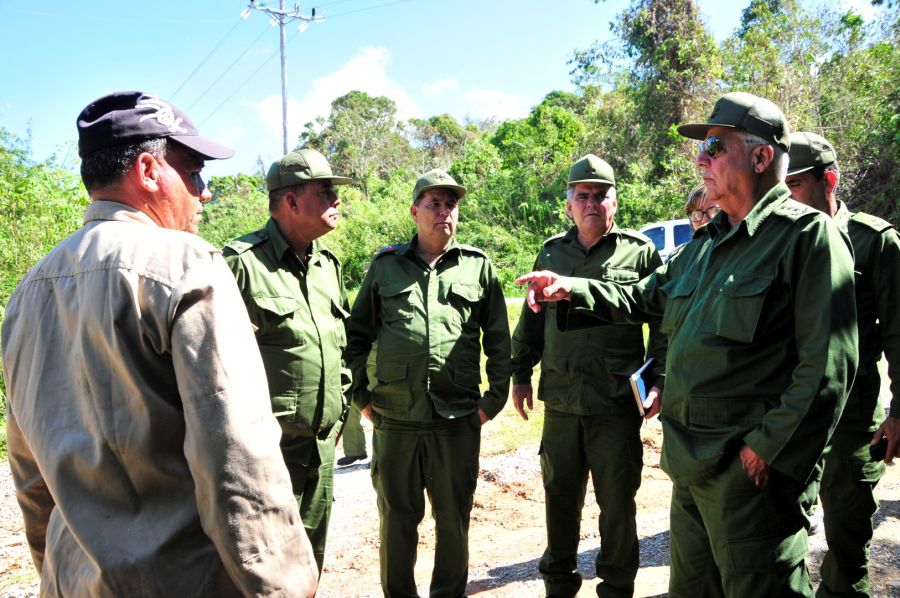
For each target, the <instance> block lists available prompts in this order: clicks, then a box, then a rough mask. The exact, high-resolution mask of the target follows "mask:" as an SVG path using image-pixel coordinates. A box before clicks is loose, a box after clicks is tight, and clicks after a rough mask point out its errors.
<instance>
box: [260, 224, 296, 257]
mask: <svg viewBox="0 0 900 598" xmlns="http://www.w3.org/2000/svg"><path fill="white" fill-rule="evenodd" d="M266 234H267V235H268V236H269V242H270V243H271V244H272V251H273V252H274V253H275V258H276V259H277V260H278V261H281V260H282V259H283V258H284V254H285V252H287V251H291V252H293V251H294V250H293V248H292V247H291V246H290V244H289V243H288V242H287V241H286V240H285V239H284V235H282V234H281V230H279V228H278V223H277V222H275V220H273V219H272V218H269V221H268V222H266Z"/></svg>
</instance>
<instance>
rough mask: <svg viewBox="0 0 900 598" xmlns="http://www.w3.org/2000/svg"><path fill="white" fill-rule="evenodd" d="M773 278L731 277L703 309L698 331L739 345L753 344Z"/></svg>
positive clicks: (752, 275)
mask: <svg viewBox="0 0 900 598" xmlns="http://www.w3.org/2000/svg"><path fill="white" fill-rule="evenodd" d="M772 280H773V279H772V277H766V276H759V275H755V274H732V275H731V276H729V277H728V279H726V280H725V282H724V283H723V284H722V285H721V287H719V288H718V289H716V290H715V291H714V292H713V293H712V296H711V297H710V300H709V304H708V305H707V306H706V310H705V314H704V317H703V319H702V322H701V323H700V330H701V331H702V332H707V333H710V334H715V335H716V336H721V337H723V338H727V339H730V340H734V341H738V342H741V343H750V342H753V339H754V337H755V336H756V331H757V329H758V327H759V319H760V315H761V314H762V310H763V305H764V304H765V301H766V294H767V291H768V290H769V287H770V286H772Z"/></svg>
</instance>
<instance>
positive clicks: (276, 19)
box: [241, 0, 325, 154]
mask: <svg viewBox="0 0 900 598" xmlns="http://www.w3.org/2000/svg"><path fill="white" fill-rule="evenodd" d="M251 10H261V11H263V12H264V13H266V14H267V15H269V16H270V17H272V23H273V24H275V23H277V24H278V29H279V33H280V37H281V132H282V137H283V139H284V153H285V154H286V153H287V152H288V131H287V57H286V56H285V52H284V26H285V24H287V23H290V22H291V21H300V25H299V26H298V27H297V29H298V30H300V31H301V32H303V31H306V28H307V27H309V23H310V21H315V22H317V23H321V22H322V21H324V20H325V17H324V16H321V15H320V16H317V15H316V9H315V8H314V9H312V14H311V15H304V14H302V13H301V12H300V4H299V3H297V4H295V5H294V8H293V10H285V9H284V0H278V8H269V7H268V6H266V3H265V0H263V1H261V2H257V0H250V4H249V5H248V6H247V8H245V9H244V11H243V12H242V13H241V17H242V18H244V19H246V18H247V17H249V16H250V11H251Z"/></svg>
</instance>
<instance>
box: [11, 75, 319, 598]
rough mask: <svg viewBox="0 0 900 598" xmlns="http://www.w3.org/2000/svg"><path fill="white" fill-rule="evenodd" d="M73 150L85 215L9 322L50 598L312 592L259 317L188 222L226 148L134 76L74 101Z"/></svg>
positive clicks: (27, 498)
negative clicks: (124, 87) (122, 87)
mask: <svg viewBox="0 0 900 598" xmlns="http://www.w3.org/2000/svg"><path fill="white" fill-rule="evenodd" d="M78 153H79V155H80V156H81V178H82V180H83V181H84V186H85V188H86V190H87V192H88V194H89V195H90V197H91V203H90V205H89V206H88V207H87V211H86V212H85V216H84V226H83V227H82V228H81V229H79V230H78V231H76V232H75V233H74V234H72V235H71V236H70V237H68V238H67V239H65V240H63V241H62V242H61V243H60V244H59V245H57V246H56V247H55V248H53V250H52V251H51V252H50V253H49V254H48V255H47V256H46V257H44V259H42V260H41V261H40V262H39V263H38V264H37V265H35V266H34V268H32V269H31V271H30V272H29V273H28V274H27V275H26V276H25V278H24V279H23V280H22V282H21V283H20V284H19V286H18V287H16V290H15V291H14V293H13V295H12V297H11V298H10V300H9V303H8V304H7V306H6V317H5V318H4V321H3V343H2V344H3V371H4V379H5V380H6V389H7V391H8V394H7V399H8V403H7V414H6V415H7V420H6V431H7V434H8V443H9V446H8V448H9V465H10V469H11V470H12V476H13V480H14V482H15V485H16V497H17V499H18V501H19V505H20V506H21V508H22V513H23V515H24V519H25V534H26V537H27V539H28V543H29V546H30V548H31V554H32V558H33V560H34V564H35V567H36V568H37V570H38V572H39V574H40V576H41V595H42V596H146V597H149V596H158V597H165V596H238V595H243V596H260V595H291V596H312V595H314V594H315V589H316V568H315V564H314V562H313V555H312V550H311V548H310V545H309V540H308V539H307V538H306V534H305V533H304V531H303V528H302V526H301V525H300V523H299V520H298V517H297V507H296V505H295V504H294V501H293V497H292V496H291V485H290V479H289V477H288V472H287V470H286V469H285V466H284V461H283V460H282V458H281V453H280V451H279V450H278V442H277V439H276V437H275V436H274V435H275V434H277V432H278V424H277V423H276V421H275V418H274V417H272V412H271V410H270V409H269V406H268V401H267V399H266V395H267V393H266V378H265V371H264V369H263V364H262V360H261V359H260V355H259V350H258V349H257V348H256V346H255V344H254V343H253V333H252V332H251V325H250V321H249V320H248V319H247V314H246V310H245V309H244V306H243V303H242V302H241V298H240V295H239V294H238V290H237V287H236V286H235V284H234V278H233V277H232V276H231V273H230V272H229V271H228V267H227V266H226V265H225V262H224V261H223V260H222V256H221V254H220V252H219V251H218V250H217V249H215V248H214V247H213V246H212V245H210V244H209V243H207V242H206V241H204V240H203V239H200V238H199V237H197V236H196V235H197V224H198V223H199V221H200V213H201V211H202V210H203V208H202V205H201V204H202V203H205V202H207V201H209V200H210V199H211V195H210V192H209V191H208V190H207V189H206V187H205V186H204V185H203V183H202V180H201V179H200V171H201V169H202V168H203V165H204V161H205V160H212V159H224V158H229V157H231V156H232V154H233V153H234V152H233V151H232V150H230V149H228V148H226V147H223V146H221V145H219V144H217V143H214V142H212V141H210V140H208V139H205V138H203V137H201V136H200V135H199V133H198V131H197V129H196V127H194V125H193V123H192V122H191V119H190V118H189V117H188V116H187V114H185V113H184V112H182V111H181V110H179V109H178V108H176V107H175V106H173V105H171V104H169V103H168V102H166V101H165V100H162V99H160V98H158V97H155V96H151V95H149V94H145V93H141V92H133V91H127V92H115V93H111V94H108V95H105V96H103V97H101V98H98V99H97V100H95V101H93V102H91V103H90V104H89V105H88V106H87V107H86V108H85V109H84V110H82V112H81V114H80V115H79V116H78ZM35 200H40V198H35ZM260 480H265V483H264V484H261V483H260Z"/></svg>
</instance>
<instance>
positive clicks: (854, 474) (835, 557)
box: [816, 430, 885, 596]
mask: <svg viewBox="0 0 900 598" xmlns="http://www.w3.org/2000/svg"><path fill="white" fill-rule="evenodd" d="M871 440H872V432H865V431H863V432H844V431H840V430H838V431H837V432H835V434H834V436H833V437H832V440H831V450H830V452H828V454H827V455H826V456H825V471H824V474H823V477H822V485H821V488H820V489H819V496H820V497H821V499H822V512H823V522H824V524H825V539H826V540H828V552H827V553H825V558H824V560H823V561H822V582H821V583H820V584H819V589H818V591H817V592H816V596H868V595H869V544H870V543H871V541H872V534H873V531H874V527H873V525H874V522H873V517H874V516H875V511H877V510H878V499H877V498H875V494H874V490H875V485H876V484H877V483H878V480H880V479H881V476H882V475H884V470H885V465H884V462H883V461H878V462H875V463H873V462H871V461H870V460H869V442H870V441H871Z"/></svg>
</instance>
